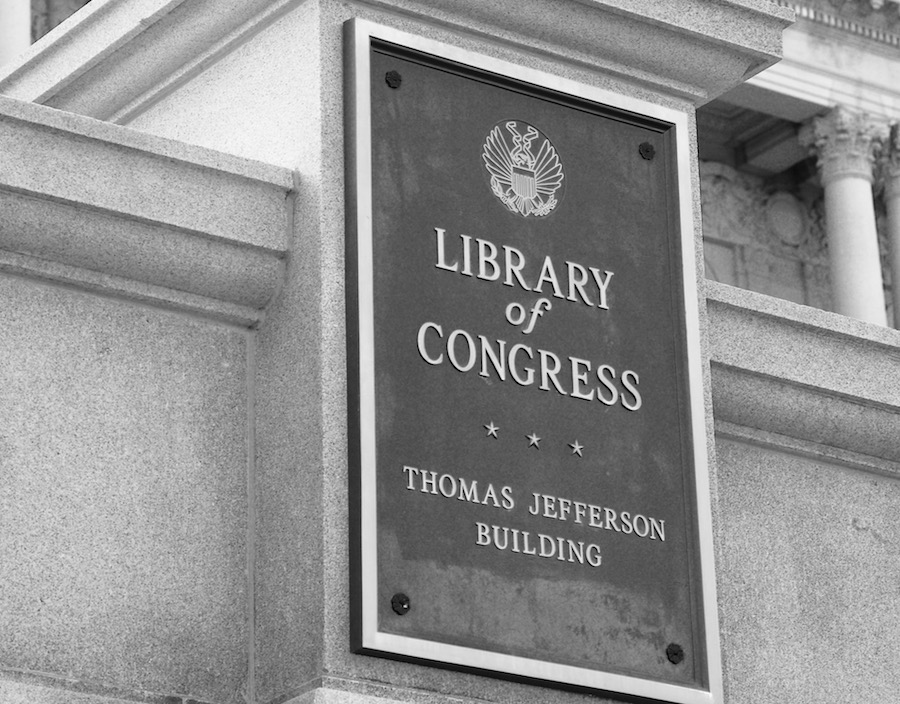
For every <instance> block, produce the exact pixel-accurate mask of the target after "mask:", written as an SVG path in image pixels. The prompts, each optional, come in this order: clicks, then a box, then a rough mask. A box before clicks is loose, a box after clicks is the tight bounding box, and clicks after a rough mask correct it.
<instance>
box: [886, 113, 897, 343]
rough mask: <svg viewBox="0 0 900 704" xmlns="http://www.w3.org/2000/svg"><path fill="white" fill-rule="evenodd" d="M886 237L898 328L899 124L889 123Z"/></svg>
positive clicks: (895, 319)
mask: <svg viewBox="0 0 900 704" xmlns="http://www.w3.org/2000/svg"><path fill="white" fill-rule="evenodd" d="M882 177H883V178H884V205H885V209H886V210H887V226H886V229H887V233H886V234H887V239H888V242H889V243H890V255H889V256H890V263H891V282H892V287H891V298H892V302H893V304H894V327H895V328H900V124H893V125H891V132H890V136H889V137H888V139H887V141H886V143H885V149H884V152H883V160H882Z"/></svg>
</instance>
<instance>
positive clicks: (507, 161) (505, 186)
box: [482, 120, 564, 217]
mask: <svg viewBox="0 0 900 704" xmlns="http://www.w3.org/2000/svg"><path fill="white" fill-rule="evenodd" d="M536 140H540V142H539V146H537V147H536V151H537V154H535V145H534V142H535V141H536ZM482 158H483V159H484V165H485V168H487V170H488V173H489V174H490V176H491V190H492V191H493V192H494V195H495V196H497V198H498V199H500V202H501V203H503V205H505V206H506V207H507V208H508V209H509V210H510V211H511V212H513V213H518V214H519V215H522V216H523V217H528V216H534V217H544V216H545V215H549V214H550V213H551V212H552V211H553V209H554V208H555V207H556V206H557V204H558V203H559V201H558V200H557V198H556V192H557V191H558V190H559V188H560V186H561V185H562V182H563V177H564V175H563V169H562V164H561V163H560V160H559V155H558V154H557V153H556V149H554V147H553V145H552V144H551V143H550V140H549V139H547V137H546V136H544V135H543V134H542V133H541V132H540V131H539V130H538V129H537V128H536V127H533V126H532V125H529V124H528V123H527V122H523V121H521V120H507V121H505V122H503V123H501V124H498V125H495V126H494V128H493V129H492V130H491V132H490V134H489V135H488V136H487V139H486V140H485V142H484V152H483V153H482Z"/></svg>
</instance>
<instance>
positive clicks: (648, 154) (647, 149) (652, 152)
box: [638, 142, 656, 161]
mask: <svg viewBox="0 0 900 704" xmlns="http://www.w3.org/2000/svg"><path fill="white" fill-rule="evenodd" d="M638 154H640V155H641V158H642V159H646V160H647V161H650V160H651V159H652V158H653V157H654V156H656V149H654V147H653V145H652V144H650V142H641V144H640V145H639V146H638Z"/></svg>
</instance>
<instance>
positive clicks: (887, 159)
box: [881, 123, 900, 200]
mask: <svg viewBox="0 0 900 704" xmlns="http://www.w3.org/2000/svg"><path fill="white" fill-rule="evenodd" d="M881 164H882V178H883V179H884V197H885V200H892V199H894V198H898V197H900V124H898V123H894V124H893V125H891V131H890V134H889V135H888V139H887V141H886V142H885V145H884V150H883V158H882V162H881Z"/></svg>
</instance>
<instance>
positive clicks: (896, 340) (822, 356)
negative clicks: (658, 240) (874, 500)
mask: <svg viewBox="0 0 900 704" xmlns="http://www.w3.org/2000/svg"><path fill="white" fill-rule="evenodd" d="M707 309H708V312H709V337H710V362H711V366H712V397H713V409H714V411H715V416H716V420H717V421H724V422H728V423H734V424H736V425H741V426H746V427H750V428H757V429H760V430H765V431H769V432H774V433H779V434H780V435H784V436H788V437H792V438H797V439H800V440H807V441H810V442H816V443H821V444H823V445H828V446H831V447H836V448H841V449H845V450H850V451H853V452H859V453H862V454H865V455H869V456H872V457H878V458H882V459H886V460H890V461H894V462H896V461H900V448H898V447H897V442H896V438H897V436H898V434H900V383H898V381H897V373H896V369H897V362H898V359H900V333H898V331H896V330H891V329H888V328H883V327H880V326H877V325H871V324H869V323H863V322H860V321H857V320H853V319H851V318H847V317H845V316H841V315H837V314H834V313H828V312H826V311H821V310H817V309H813V308H808V307H806V306H800V305H797V304H795V303H791V302H789V301H782V300H779V299H775V298H771V297H769V296H764V295H761V294H757V293H753V292H751V291H743V290H741V289H736V288H733V287H731V286H726V285H724V284H717V283H714V282H707Z"/></svg>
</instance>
